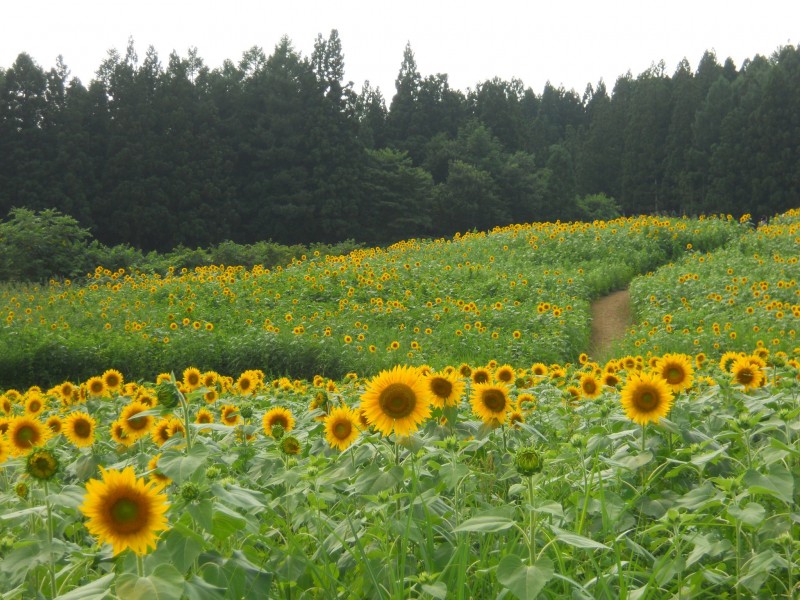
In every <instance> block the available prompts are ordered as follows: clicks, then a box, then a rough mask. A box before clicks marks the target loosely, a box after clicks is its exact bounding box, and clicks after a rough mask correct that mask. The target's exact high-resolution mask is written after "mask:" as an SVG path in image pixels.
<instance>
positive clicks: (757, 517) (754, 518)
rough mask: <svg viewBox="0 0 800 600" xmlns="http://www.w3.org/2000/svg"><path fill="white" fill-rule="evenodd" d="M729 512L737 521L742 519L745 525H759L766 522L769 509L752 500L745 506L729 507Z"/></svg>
mask: <svg viewBox="0 0 800 600" xmlns="http://www.w3.org/2000/svg"><path fill="white" fill-rule="evenodd" d="M728 514H729V515H730V516H731V517H733V518H734V519H736V520H737V521H741V522H742V523H744V524H745V525H749V526H750V527H758V526H759V525H761V523H763V522H764V517H765V516H766V514H767V511H766V509H765V508H764V507H763V506H761V505H760V504H759V503H758V502H750V503H749V504H748V505H747V506H745V507H743V508H742V507H739V506H731V507H729V508H728Z"/></svg>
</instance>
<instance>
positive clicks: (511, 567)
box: [497, 554, 553, 600]
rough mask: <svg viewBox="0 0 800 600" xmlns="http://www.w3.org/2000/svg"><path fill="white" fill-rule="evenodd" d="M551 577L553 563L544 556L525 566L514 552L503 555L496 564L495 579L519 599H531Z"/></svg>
mask: <svg viewBox="0 0 800 600" xmlns="http://www.w3.org/2000/svg"><path fill="white" fill-rule="evenodd" d="M552 578H553V563H552V562H551V561H550V559H549V558H547V557H546V556H544V557H541V558H540V559H539V560H537V561H536V564H534V565H531V566H526V565H525V564H523V562H522V559H520V557H519V556H516V555H514V554H509V555H508V556H504V557H503V558H502V560H501V561H500V564H499V565H497V581H499V582H500V584H501V585H502V586H503V587H505V588H506V589H508V590H509V591H510V592H511V593H512V594H514V596H516V597H517V598H519V599H520V600H533V598H536V597H537V596H538V595H539V592H541V591H542V589H544V586H545V584H546V583H547V582H548V581H550V579H552Z"/></svg>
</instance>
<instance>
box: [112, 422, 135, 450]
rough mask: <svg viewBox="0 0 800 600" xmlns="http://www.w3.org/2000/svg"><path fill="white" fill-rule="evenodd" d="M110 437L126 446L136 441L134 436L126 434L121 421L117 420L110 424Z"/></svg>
mask: <svg viewBox="0 0 800 600" xmlns="http://www.w3.org/2000/svg"><path fill="white" fill-rule="evenodd" d="M110 431H111V439H112V440H114V442H115V443H117V444H120V445H122V446H125V447H126V448H128V447H130V446H132V445H133V444H134V443H135V442H136V438H134V437H132V436H130V435H128V432H127V431H126V429H125V426H124V425H123V424H122V422H121V421H119V420H117V421H114V422H113V423H111V425H110Z"/></svg>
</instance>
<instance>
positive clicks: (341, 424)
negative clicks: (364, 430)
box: [325, 406, 359, 452]
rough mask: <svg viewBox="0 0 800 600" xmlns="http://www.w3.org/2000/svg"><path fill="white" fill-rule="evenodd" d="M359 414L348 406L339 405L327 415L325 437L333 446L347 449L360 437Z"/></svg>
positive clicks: (341, 449) (343, 449)
mask: <svg viewBox="0 0 800 600" xmlns="http://www.w3.org/2000/svg"><path fill="white" fill-rule="evenodd" d="M358 433H359V422H358V415H357V414H356V413H355V411H354V410H352V409H351V408H349V407H347V406H337V407H336V408H334V409H333V410H331V413H330V414H329V415H328V416H327V417H325V439H326V440H327V442H328V444H330V446H331V448H336V449H338V450H339V451H340V452H344V451H345V450H347V449H348V448H349V447H350V446H351V445H352V444H353V442H355V441H356V439H357V438H358Z"/></svg>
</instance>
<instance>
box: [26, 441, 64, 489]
mask: <svg viewBox="0 0 800 600" xmlns="http://www.w3.org/2000/svg"><path fill="white" fill-rule="evenodd" d="M58 467H59V461H58V457H57V456H56V455H55V453H53V451H52V450H48V449H47V448H37V449H35V450H34V451H33V452H31V453H30V454H28V458H27V460H26V461H25V472H26V473H27V474H28V475H29V476H30V477H33V478H34V479H38V480H39V481H50V480H51V479H52V478H53V477H55V475H56V473H57V472H58Z"/></svg>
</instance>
